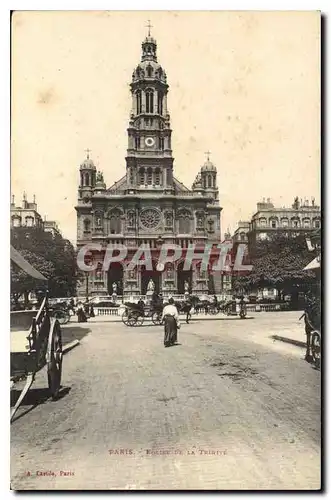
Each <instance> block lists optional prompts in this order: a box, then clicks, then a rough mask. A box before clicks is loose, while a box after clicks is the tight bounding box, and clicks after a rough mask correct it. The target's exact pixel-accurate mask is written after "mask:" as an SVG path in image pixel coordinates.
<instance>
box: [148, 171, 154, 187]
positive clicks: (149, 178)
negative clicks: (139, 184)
mask: <svg viewBox="0 0 331 500" xmlns="http://www.w3.org/2000/svg"><path fill="white" fill-rule="evenodd" d="M152 183H153V171H152V169H151V167H149V169H148V170H147V184H149V185H151V184H152Z"/></svg>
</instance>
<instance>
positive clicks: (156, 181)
mask: <svg viewBox="0 0 331 500" xmlns="http://www.w3.org/2000/svg"><path fill="white" fill-rule="evenodd" d="M160 184H161V176H160V170H159V169H158V168H157V169H156V171H155V185H156V186H159V185H160Z"/></svg>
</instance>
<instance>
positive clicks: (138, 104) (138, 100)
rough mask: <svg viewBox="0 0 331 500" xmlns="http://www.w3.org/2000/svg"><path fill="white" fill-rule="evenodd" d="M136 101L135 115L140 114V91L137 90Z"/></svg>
mask: <svg viewBox="0 0 331 500" xmlns="http://www.w3.org/2000/svg"><path fill="white" fill-rule="evenodd" d="M136 101H137V115H139V114H140V113H141V90H138V91H137V93H136Z"/></svg>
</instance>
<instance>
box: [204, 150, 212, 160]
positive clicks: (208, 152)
mask: <svg viewBox="0 0 331 500" xmlns="http://www.w3.org/2000/svg"><path fill="white" fill-rule="evenodd" d="M205 155H207V161H209V155H211V152H210V151H206V152H205Z"/></svg>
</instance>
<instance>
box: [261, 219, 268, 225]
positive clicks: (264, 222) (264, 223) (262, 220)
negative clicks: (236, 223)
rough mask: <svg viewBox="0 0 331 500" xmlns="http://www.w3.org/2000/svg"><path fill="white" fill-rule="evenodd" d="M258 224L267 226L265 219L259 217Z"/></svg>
mask: <svg viewBox="0 0 331 500" xmlns="http://www.w3.org/2000/svg"><path fill="white" fill-rule="evenodd" d="M260 226H261V227H266V226H267V219H264V218H261V219H260Z"/></svg>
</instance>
